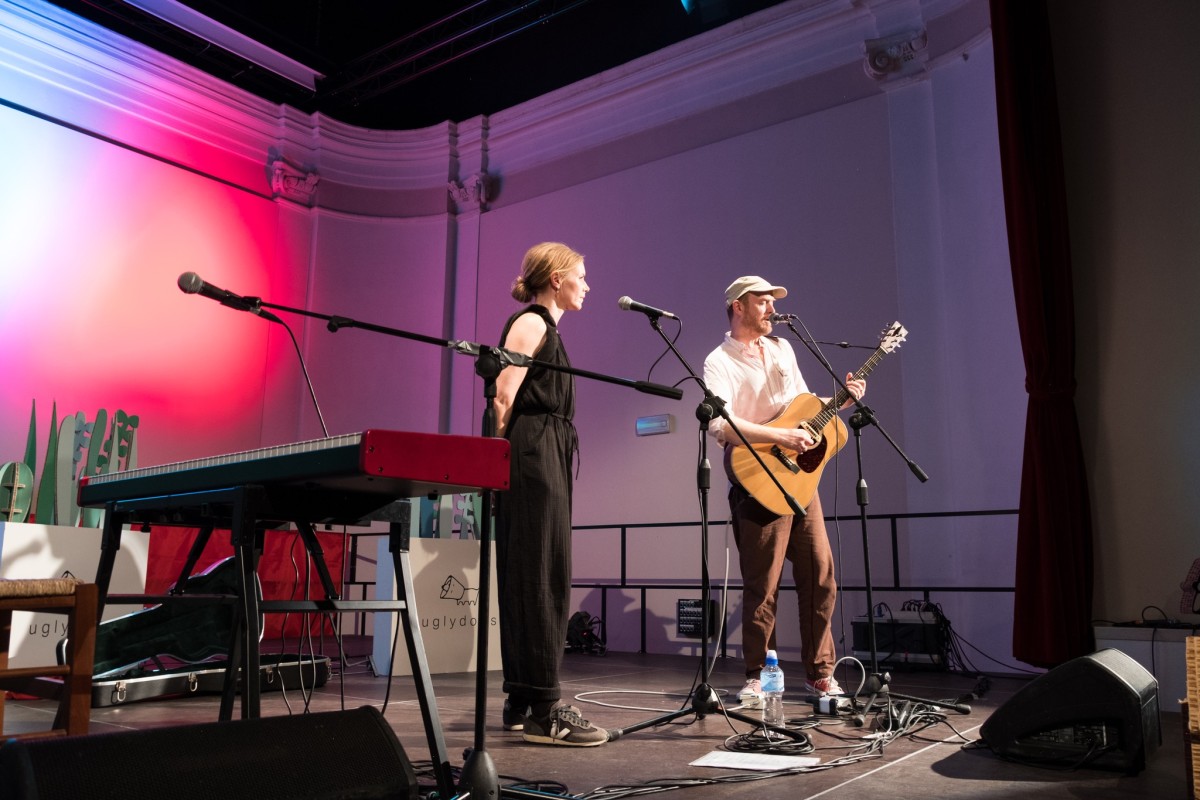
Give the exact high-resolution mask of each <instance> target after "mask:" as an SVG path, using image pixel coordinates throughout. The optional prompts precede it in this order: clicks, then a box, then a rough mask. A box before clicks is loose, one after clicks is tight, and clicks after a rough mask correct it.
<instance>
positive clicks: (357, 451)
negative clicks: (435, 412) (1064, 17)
mask: <svg viewBox="0 0 1200 800" xmlns="http://www.w3.org/2000/svg"><path fill="white" fill-rule="evenodd" d="M509 452H510V451H509V443H508V440H507V439H499V438H491V437H482V436H459V435H453V434H436V433H412V432H408V431H387V430H366V431H362V432H361V433H348V434H344V435H341V436H331V437H328V438H325V439H313V440H310V441H306V442H297V443H295V444H287V445H279V446H275V447H263V448H259V449H256V450H246V451H243V452H240V453H229V454H226V455H219V456H212V457H209V458H198V459H193V460H190V461H178V462H175V463H171V464H162V465H160V466H154V467H140V468H138V469H131V470H125V471H123V472H112V473H108V474H104V475H92V476H84V477H82V478H80V479H79V505H80V506H81V507H88V506H100V505H104V504H105V503H109V502H113V501H116V502H120V501H127V500H135V499H150V498H154V497H161V496H163V495H178V494H184V493H190V492H205V491H210V490H213V489H220V488H224V487H235V486H247V485H259V486H264V487H268V488H270V487H286V488H289V489H292V490H299V491H302V492H305V493H309V492H315V493H318V494H320V493H322V492H332V493H347V492H349V493H353V494H370V495H387V496H390V497H391V498H393V499H396V498H402V497H421V496H424V495H434V494H457V493H465V492H474V491H479V490H480V489H493V490H505V489H507V488H508V485H509Z"/></svg>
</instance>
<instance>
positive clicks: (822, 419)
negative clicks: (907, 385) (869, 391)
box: [810, 346, 888, 431]
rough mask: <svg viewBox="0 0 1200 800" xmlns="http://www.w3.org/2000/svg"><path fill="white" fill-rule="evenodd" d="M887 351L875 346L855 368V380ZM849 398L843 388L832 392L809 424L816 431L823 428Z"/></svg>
mask: <svg viewBox="0 0 1200 800" xmlns="http://www.w3.org/2000/svg"><path fill="white" fill-rule="evenodd" d="M887 353H888V351H886V350H884V349H883V347H882V346H881V347H877V348H875V352H874V353H872V354H871V357H870V358H868V359H867V363H865V364H863V365H862V366H861V367H859V368H858V369H857V370H855V372H854V378H855V379H856V380H857V379H861V378H865V377H867V376H868V375H870V374H871V370H873V369H875V367H876V366H878V365H879V362H880V361H882V360H883V357H884V356H885V355H887ZM849 399H850V393H849V392H847V391H846V390H845V389H838V390H837V392H836V393H834V395H833V397H831V398H830V399H829V402H827V403H825V404H824V405H823V406H821V410H820V412H818V413H817V414H816V415H814V416H813V417H812V418H811V420H810V424H811V425H812V427H813V429H814V430H818V431H820V430H824V429H825V426H826V425H828V424H829V421H830V420H831V419H833V418H834V417H835V416H837V412H838V409H840V408H841V407H842V405H843V404H844V403H845V402H846V401H847V400H849Z"/></svg>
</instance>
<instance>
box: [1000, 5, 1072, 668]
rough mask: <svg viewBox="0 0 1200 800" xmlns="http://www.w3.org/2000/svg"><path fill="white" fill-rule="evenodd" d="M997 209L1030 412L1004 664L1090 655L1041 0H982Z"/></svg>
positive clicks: (1059, 168)
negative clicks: (996, 150) (1000, 199)
mask: <svg viewBox="0 0 1200 800" xmlns="http://www.w3.org/2000/svg"><path fill="white" fill-rule="evenodd" d="M991 17H992V40H993V44H994V48H995V59H996V102H997V108H998V116H999V133H1000V156H1001V171H1002V177H1003V183H1004V208H1005V212H1006V214H1007V215H1008V246H1009V251H1010V254H1011V258H1012V276H1013V289H1014V293H1015V295H1016V307H1017V324H1018V327H1019V329H1020V334H1021V347H1022V350H1023V352H1024V355H1025V372H1026V376H1025V388H1026V391H1028V393H1029V408H1028V411H1027V416H1026V421H1025V458H1024V463H1023V466H1022V472H1021V501H1020V513H1019V516H1018V522H1017V565H1016V580H1015V586H1016V596H1015V602H1014V605H1015V608H1014V616H1015V620H1014V624H1013V655H1015V656H1016V657H1017V658H1019V659H1021V660H1022V661H1024V662H1026V663H1029V664H1034V665H1036V666H1041V667H1051V666H1054V665H1056V664H1061V663H1062V662H1064V661H1068V660H1070V659H1072V658H1075V657H1077V656H1080V655H1085V654H1087V653H1090V652H1091V651H1092V649H1093V638H1092V628H1091V621H1092V582H1093V566H1092V520H1091V511H1090V501H1089V498H1088V491H1087V478H1086V474H1085V471H1084V464H1083V452H1082V447H1081V445H1080V439H1079V421H1078V418H1077V416H1076V412H1075V311H1074V304H1073V290H1072V278H1071V252H1070V243H1069V239H1068V229H1067V201H1066V190H1065V184H1064V180H1063V164H1062V143H1061V138H1060V135H1059V119H1058V102H1057V95H1056V86H1055V81H1054V60H1053V57H1052V53H1051V47H1050V26H1049V20H1048V18H1047V11H1046V3H1045V0H992V2H991Z"/></svg>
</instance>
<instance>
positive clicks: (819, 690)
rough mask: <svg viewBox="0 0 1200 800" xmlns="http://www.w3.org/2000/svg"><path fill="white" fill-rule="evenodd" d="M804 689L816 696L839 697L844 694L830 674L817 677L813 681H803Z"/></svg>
mask: <svg viewBox="0 0 1200 800" xmlns="http://www.w3.org/2000/svg"><path fill="white" fill-rule="evenodd" d="M804 691H806V692H808V693H809V694H815V695H817V696H818V697H826V696H830V697H840V696H842V695H844V694H845V692H844V691H842V687H841V686H839V685H838V682H837V680H836V679H834V677H833V676H832V675H830V676H829V677H828V678H818V679H817V680H815V681H805V683H804Z"/></svg>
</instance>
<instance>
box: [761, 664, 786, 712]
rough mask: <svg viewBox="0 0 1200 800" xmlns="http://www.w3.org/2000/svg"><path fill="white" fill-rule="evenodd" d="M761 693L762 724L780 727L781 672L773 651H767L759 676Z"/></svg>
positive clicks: (781, 701) (781, 704) (781, 707)
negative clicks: (764, 664)
mask: <svg viewBox="0 0 1200 800" xmlns="http://www.w3.org/2000/svg"><path fill="white" fill-rule="evenodd" d="M759 682H760V683H761V684H762V693H763V712H762V716H763V723H765V724H767V725H782V724H783V723H784V719H783V670H782V669H780V668H779V656H778V655H776V654H775V651H774V650H768V651H767V664H766V666H765V667H763V668H762V674H761V675H760V676H759Z"/></svg>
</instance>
